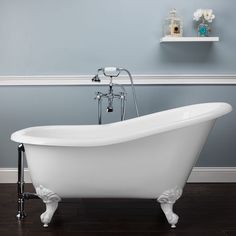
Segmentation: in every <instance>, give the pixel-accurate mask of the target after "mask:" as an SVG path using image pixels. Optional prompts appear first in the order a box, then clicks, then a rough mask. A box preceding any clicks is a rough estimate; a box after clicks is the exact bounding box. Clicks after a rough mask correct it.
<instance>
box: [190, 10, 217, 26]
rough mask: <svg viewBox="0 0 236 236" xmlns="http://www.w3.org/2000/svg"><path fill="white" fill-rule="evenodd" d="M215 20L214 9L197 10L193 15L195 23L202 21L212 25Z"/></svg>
mask: <svg viewBox="0 0 236 236" xmlns="http://www.w3.org/2000/svg"><path fill="white" fill-rule="evenodd" d="M213 19H215V15H214V14H213V10H212V9H197V10H196V11H195V12H194V14H193V20H194V21H201V22H205V21H207V22H208V23H211V22H212V21H213Z"/></svg>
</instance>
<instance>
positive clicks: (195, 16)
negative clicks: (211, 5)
mask: <svg viewBox="0 0 236 236" xmlns="http://www.w3.org/2000/svg"><path fill="white" fill-rule="evenodd" d="M203 11H204V10H203V9H197V10H196V11H195V12H194V13H193V20H195V21H199V20H200V18H201V17H202V16H203Z"/></svg>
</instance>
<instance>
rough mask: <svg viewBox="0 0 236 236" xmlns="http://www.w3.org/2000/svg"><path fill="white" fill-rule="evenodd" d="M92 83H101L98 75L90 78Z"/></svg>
mask: <svg viewBox="0 0 236 236" xmlns="http://www.w3.org/2000/svg"><path fill="white" fill-rule="evenodd" d="M92 81H93V82H101V79H100V78H99V76H98V74H96V75H95V76H94V77H93V78H92Z"/></svg>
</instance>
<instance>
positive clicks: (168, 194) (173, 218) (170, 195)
mask: <svg viewBox="0 0 236 236" xmlns="http://www.w3.org/2000/svg"><path fill="white" fill-rule="evenodd" d="M181 195H182V189H180V188H177V187H175V188H174V189H171V190H167V191H165V192H164V193H163V194H162V195H161V196H160V197H159V198H158V199H157V201H158V202H159V203H160V204H161V209H162V211H163V212H164V214H165V216H166V219H167V221H168V222H169V224H170V225H171V228H175V227H176V224H177V223H178V220H179V217H178V216H177V215H176V214H175V213H174V212H173V205H174V203H175V202H176V201H177V200H178V199H179V198H180V197H181Z"/></svg>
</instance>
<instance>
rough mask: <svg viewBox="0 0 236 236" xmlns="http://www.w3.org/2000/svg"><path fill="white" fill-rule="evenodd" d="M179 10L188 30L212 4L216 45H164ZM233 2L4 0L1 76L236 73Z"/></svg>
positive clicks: (0, 19) (0, 20)
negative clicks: (108, 70)
mask: <svg viewBox="0 0 236 236" xmlns="http://www.w3.org/2000/svg"><path fill="white" fill-rule="evenodd" d="M173 7H176V8H177V10H178V12H179V14H180V15H181V16H182V18H183V19H184V34H185V35H186V36H193V35H196V32H195V31H194V28H193V22H192V15H193V12H194V11H195V10H196V9H197V8H212V9H213V10H214V12H215V15H216V19H215V21H214V22H213V32H212V34H213V35H217V36H219V37H220V40H221V42H220V43H214V44H211V43H209V44H196V43H189V44H182V45H179V44H177V45H176V44H175V45H174V44H168V45H167V44H162V45H160V44H159V39H160V37H161V36H162V25H163V20H164V19H165V17H166V16H167V13H168V12H169V10H170V9H171V8H173ZM235 8H236V2H235V0H227V1H224V0H214V1H210V0H197V1H196V0H187V1H186V0H165V1H157V0H138V1H137V0H98V1H94V0H70V1H66V0H40V1H38V0H21V1H18V0H11V1H9V0H0V75H12V74H14V75H35V74H36V75H38V74H93V73H94V71H95V70H96V68H98V67H100V66H107V65H117V66H122V67H127V68H129V69H130V70H131V71H132V72H133V73H135V74H167V73H168V74H178V73H184V74H186V73H187V74H189V73H190V74H194V73H198V74H199V73H206V74H208V73H210V74H212V73H213V74H217V73H220V74H224V73H226V74H228V73H235V72H236V66H235V64H236V62H235V55H236V47H235V37H236V31H235V26H234V23H235V22H236V14H235Z"/></svg>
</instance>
